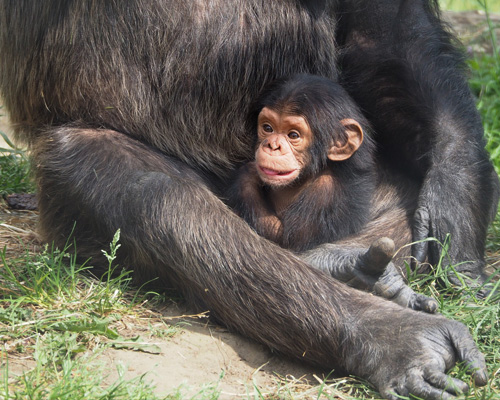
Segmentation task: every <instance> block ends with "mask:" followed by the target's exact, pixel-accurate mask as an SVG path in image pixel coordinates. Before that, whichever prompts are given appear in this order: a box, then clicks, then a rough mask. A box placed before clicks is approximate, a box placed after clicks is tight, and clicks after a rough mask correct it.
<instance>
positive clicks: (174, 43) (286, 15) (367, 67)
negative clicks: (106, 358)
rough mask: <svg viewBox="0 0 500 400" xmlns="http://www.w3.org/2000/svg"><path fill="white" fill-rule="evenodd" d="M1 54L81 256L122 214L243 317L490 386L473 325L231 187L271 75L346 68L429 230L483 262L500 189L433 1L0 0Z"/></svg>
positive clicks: (232, 316) (301, 345) (146, 260)
mask: <svg viewBox="0 0 500 400" xmlns="http://www.w3.org/2000/svg"><path fill="white" fill-rule="evenodd" d="M337 17H338V18H337ZM0 54H1V56H2V57H1V58H0V88H1V95H2V96H3V99H4V102H5V106H6V108H7V110H8V111H9V113H10V117H11V119H12V122H13V123H14V125H15V128H16V131H17V136H18V137H19V138H21V139H24V140H26V141H27V142H29V143H30V145H31V147H32V148H33V151H34V162H35V165H36V166H37V180H38V185H39V202H40V204H39V208H40V229H41V234H42V235H43V237H44V238H45V239H46V240H54V241H55V242H56V243H58V244H63V243H65V241H66V240H67V238H68V236H69V235H70V234H71V232H72V230H73V226H74V221H77V223H76V228H75V229H74V231H73V234H74V237H75V240H76V241H77V243H78V251H79V253H80V254H81V255H83V256H89V255H95V256H96V257H98V256H99V255H100V254H99V253H100V251H99V249H102V248H104V247H105V246H106V243H108V242H109V241H110V239H111V237H112V235H113V233H114V232H115V231H116V230H117V229H118V228H120V229H121V232H122V234H121V240H122V247H121V248H120V250H121V257H122V260H121V262H122V263H125V264H126V265H130V266H133V267H134V269H135V276H136V277H137V278H138V279H144V280H148V279H150V278H151V277H158V278H159V279H160V281H161V282H164V283H165V284H174V285H176V286H177V287H178V288H179V289H180V290H182V292H183V293H184V295H185V296H186V298H187V299H188V300H189V301H191V303H192V304H194V305H196V306H198V307H202V308H205V309H210V311H211V314H212V315H213V316H214V317H215V318H217V319H218V320H219V321H221V322H222V323H224V324H225V325H226V326H228V327H229V328H231V329H234V330H237V331H240V332H242V333H244V334H246V335H247V336H250V337H252V338H254V339H256V340H259V341H261V342H263V343H265V344H267V345H269V346H270V347H272V348H274V349H276V350H278V351H281V352H283V353H286V354H290V355H292V356H294V357H298V358H300V359H303V360H305V361H308V362H311V363H315V364H319V365H322V366H326V367H332V368H335V369H336V371H337V372H340V371H344V372H348V373H351V374H355V375H358V376H362V377H365V378H366V379H368V380H369V381H370V382H372V383H373V384H374V385H375V386H376V387H378V389H379V390H380V391H381V393H382V394H383V395H384V396H386V397H387V398H393V399H394V398H396V397H395V396H396V395H395V394H394V393H397V394H400V395H407V394H408V393H414V394H416V395H417V396H420V397H425V398H428V399H437V398H441V395H442V396H443V398H450V397H451V396H452V395H451V394H449V392H454V391H456V390H458V389H460V390H466V388H467V386H466V385H465V383H462V382H461V381H459V380H456V379H451V378H448V377H447V376H446V375H445V371H446V370H447V369H448V368H450V367H451V366H452V365H453V364H454V363H455V362H456V361H465V363H466V364H467V365H468V366H469V368H470V369H471V371H472V373H473V376H474V378H475V381H476V383H477V384H479V385H483V384H485V383H486V380H487V375H486V368H485V364H484V358H483V357H482V355H481V354H480V353H479V351H478V350H477V348H476V346H475V345H474V343H473V341H472V339H471V337H470V336H469V334H468V332H467V329H466V328H465V327H464V326H463V325H461V324H459V323H457V322H454V321H450V320H448V319H445V318H443V317H440V316H436V315H430V314H427V313H420V312H416V311H414V310H410V309H408V308H403V307H400V306H398V305H397V304H394V303H391V302H389V301H386V300H384V299H382V298H380V297H375V296H372V295H369V294H366V293H364V292H361V291H358V290H356V289H353V288H349V287H347V286H346V285H344V284H343V283H340V282H338V281H337V280H335V279H333V278H329V277H327V276H325V274H323V273H321V272H319V271H317V270H316V269H314V268H312V267H310V266H309V265H307V263H305V262H304V261H303V260H300V259H298V258H297V257H296V256H295V255H293V254H292V253H291V252H290V251H287V250H285V249H282V248H280V247H279V246H277V245H275V244H273V243H272V242H270V241H268V240H266V239H264V238H262V237H260V236H258V235H257V234H255V233H254V231H253V230H252V229H251V228H250V227H249V226H248V224H246V223H245V222H244V221H243V220H242V219H241V218H239V217H238V216H236V214H235V213H234V212H232V211H231V210H230V209H229V208H228V207H227V206H226V205H225V204H224V203H223V202H222V201H221V200H220V199H219V198H218V197H217V195H216V193H222V191H223V190H225V186H226V182H227V177H228V176H229V174H231V172H232V171H233V170H234V168H235V167H236V166H237V165H238V163H241V162H244V161H248V160H250V159H251V157H252V153H253V149H252V138H251V137H250V136H249V135H248V134H247V132H246V130H245V129H244V116H245V115H247V113H248V105H249V104H250V102H251V101H252V100H253V99H255V98H256V97H257V94H258V93H259V92H260V91H261V89H262V88H263V87H264V86H265V85H266V84H267V83H269V82H271V81H273V80H275V79H278V78H281V77H284V76H289V75H292V74H294V73H298V72H308V73H311V74H315V75H322V76H325V77H329V78H331V79H334V80H336V79H337V78H340V79H341V81H342V82H343V84H344V85H345V87H347V88H348V91H349V93H350V94H351V95H352V96H353V98H354V99H355V100H356V101H357V102H358V103H359V104H361V105H362V109H363V110H364V111H365V112H366V115H367V116H368V119H369V120H370V122H371V123H372V124H373V127H374V129H375V131H376V137H375V139H376V141H377V143H378V144H379V148H380V151H381V157H380V161H378V162H380V163H382V162H383V161H384V160H385V159H388V158H387V157H386V156H387V155H388V154H390V155H391V156H392V157H395V158H394V159H391V160H389V161H388V162H389V163H391V170H392V171H399V172H400V173H402V174H405V175H406V176H411V178H413V179H414V180H415V182H416V183H415V186H416V190H418V191H419V198H418V208H417V210H416V212H415V216H414V218H413V221H412V227H413V228H412V229H413V231H414V236H415V238H416V239H420V238H423V237H426V236H427V235H428V234H431V235H433V236H436V237H438V238H439V239H443V237H444V235H445V234H446V233H448V232H450V233H451V235H452V237H453V240H454V242H453V246H452V249H451V256H452V258H453V260H454V261H466V260H467V261H468V260H470V261H471V262H470V263H469V264H463V267H462V268H463V271H468V272H469V273H470V275H471V276H479V275H480V274H481V271H482V269H481V268H482V264H483V250H484V242H485V232H486V227H487V225H488V223H489V221H490V220H491V217H492V215H493V212H494V210H495V207H496V200H497V185H496V181H495V180H494V178H493V169H492V167H491V165H490V163H489V161H488V157H487V154H486V153H485V151H484V149H483V144H484V143H483V137H482V130H481V124H480V121H479V118H478V116H477V114H476V111H475V108H474V104H473V101H472V98H471V96H470V94H469V90H468V88H467V84H466V81H465V80H464V78H463V76H462V73H461V72H460V66H461V58H460V55H459V54H458V53H457V52H456V51H455V49H454V48H453V46H452V45H451V44H450V38H449V36H448V35H447V34H446V33H444V32H443V30H442V28H441V25H440V22H439V18H438V15H437V6H436V5H435V3H434V2H431V1H430V0H429V1H425V0H412V1H408V0H309V1H308V0H280V1H277V0H269V1H261V0H193V1H189V2H188V1H183V0H141V1H139V0H121V1H91V0H64V1H63V0H46V1H36V2H34V1H27V0H0ZM338 56H339V57H338ZM339 64H340V65H341V69H340V71H342V73H341V74H340V76H337V75H338V72H337V71H338V70H337V68H336V66H337V65H339ZM382 229H385V228H384V227H382ZM428 250H429V251H428V255H429V258H430V261H435V260H436V254H437V252H438V249H437V247H436V248H434V247H430V248H429V249H428ZM311 251H313V250H311ZM426 252H427V249H425V248H424V247H419V248H417V249H415V254H416V255H417V256H418V258H419V259H420V258H423V257H424V256H425V254H426ZM96 261H97V258H96ZM122 265H123V264H122ZM450 385H451V386H450ZM454 387H455V388H454ZM444 388H446V392H444V393H443V394H442V391H443V389H444ZM457 388H458V389H457Z"/></svg>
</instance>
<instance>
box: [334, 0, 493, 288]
mask: <svg viewBox="0 0 500 400" xmlns="http://www.w3.org/2000/svg"><path fill="white" fill-rule="evenodd" d="M381 10H384V11H383V12H382V11H381ZM342 11H343V14H342V15H343V18H342V19H341V20H340V23H341V24H342V26H341V28H340V29H339V31H340V32H341V37H340V38H339V42H340V43H341V44H342V45H343V46H344V54H343V58H342V65H343V68H342V71H344V74H343V77H342V80H343V81H344V84H345V86H346V87H347V89H348V91H349V92H350V94H351V95H352V96H353V97H354V98H355V99H356V100H357V101H358V102H359V104H360V105H361V106H362V108H363V109H364V110H366V113H367V115H368V117H369V119H370V120H371V122H372V124H373V126H374V128H375V131H376V132H377V136H376V139H377V141H378V142H379V143H380V144H381V147H380V148H381V151H382V157H385V158H386V159H387V160H388V162H390V163H391V165H392V168H394V169H398V170H400V171H402V172H404V173H406V174H407V175H410V176H413V177H415V178H416V179H418V180H419V181H420V182H421V190H420V194H419V200H418V208H417V209H416V212H415V214H414V221H413V228H412V229H413V234H414V240H420V239H425V238H426V237H428V236H430V237H436V238H437V239H438V240H439V241H441V242H443V241H444V239H445V236H446V235H447V234H448V233H450V235H451V249H450V251H449V254H450V256H451V261H452V262H453V263H458V262H460V264H459V265H457V267H456V268H457V270H458V271H461V272H463V273H465V274H467V275H468V276H469V277H471V278H478V279H479V281H480V282H481V281H482V280H483V266H484V246H485V238H486V229H487V226H488V224H489V223H490V222H491V220H492V217H493V216H494V214H495V212H496V206H497V203H498V194H499V188H498V178H497V176H496V174H495V173H494V170H493V167H492V165H491V164H490V162H489V160H488V156H487V154H486V152H485V150H484V144H485V143H484V139H483V130H482V127H481V121H480V120H479V117H478V114H477V112H476V110H475V107H474V102H473V99H472V96H471V94H470V92H469V89H468V86H467V83H466V81H465V78H464V76H463V74H462V72H461V69H462V57H461V55H460V54H459V53H458V52H457V50H456V49H455V48H454V47H453V45H452V43H451V39H450V36H449V35H448V34H447V33H445V32H444V31H443V29H442V27H441V24H440V21H439V16H438V10H437V2H434V1H425V0H417V1H406V0H401V1H392V0H391V1H389V0H366V1H344V2H342ZM428 243H429V248H427V246H428ZM413 254H414V256H415V257H416V258H417V259H418V260H419V261H423V260H424V259H425V258H426V257H428V259H429V261H430V262H431V263H435V262H437V261H438V257H439V254H440V247H439V246H438V245H437V244H436V242H424V243H420V244H418V245H415V246H414V249H413Z"/></svg>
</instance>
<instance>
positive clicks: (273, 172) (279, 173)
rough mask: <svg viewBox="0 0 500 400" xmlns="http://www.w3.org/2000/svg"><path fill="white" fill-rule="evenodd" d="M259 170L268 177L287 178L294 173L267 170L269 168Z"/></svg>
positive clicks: (292, 171)
mask: <svg viewBox="0 0 500 400" xmlns="http://www.w3.org/2000/svg"><path fill="white" fill-rule="evenodd" d="M260 169H261V171H262V172H263V173H264V174H266V175H269V176H287V175H290V174H293V173H294V172H295V170H291V171H275V170H274V169H269V168H264V167H260Z"/></svg>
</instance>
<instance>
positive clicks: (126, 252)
mask: <svg viewBox="0 0 500 400" xmlns="http://www.w3.org/2000/svg"><path fill="white" fill-rule="evenodd" d="M45 139H46V140H44V142H43V144H39V145H38V147H37V151H36V154H35V157H36V160H37V163H38V166H39V168H38V181H39V183H40V184H41V185H43V187H44V188H45V190H44V192H43V194H42V196H41V198H40V211H41V214H42V221H41V222H42V224H43V225H44V226H46V227H49V226H50V228H51V230H50V231H46V232H45V233H44V234H45V237H46V238H47V239H55V240H56V241H57V242H59V243H63V241H64V240H65V238H64V236H65V235H64V234H66V233H69V230H71V229H72V224H69V223H66V224H64V225H60V226H55V225H54V221H55V220H59V221H61V222H62V221H71V220H72V219H73V218H75V217H77V216H79V217H80V218H79V221H78V223H77V224H76V227H75V229H74V235H75V236H76V241H77V243H78V244H79V246H80V247H79V248H78V250H79V252H83V253H84V254H88V253H86V252H88V251H89V249H97V248H98V247H97V246H99V244H102V246H104V243H106V242H107V241H109V240H110V239H111V237H112V235H113V233H114V231H115V230H116V229H118V228H120V229H121V242H122V247H121V249H120V252H121V257H122V259H121V261H120V262H121V263H122V265H134V266H135V267H136V269H135V274H137V275H140V276H141V278H142V279H144V277H147V276H155V277H159V278H160V283H165V282H168V281H170V282H171V283H174V284H175V285H176V286H177V287H178V288H180V289H181V290H182V292H183V293H184V294H185V295H186V298H187V299H189V300H190V301H191V302H192V303H193V304H196V305H198V307H201V308H203V309H209V310H210V312H211V315H212V316H214V317H215V318H216V319H218V320H219V321H220V322H222V323H223V324H225V325H226V326H228V327H229V328H231V329H234V330H236V331H239V332H242V333H245V334H246V335H248V336H250V337H252V338H254V339H256V340H258V341H260V342H263V343H265V344H267V345H268V346H270V347H272V348H274V349H277V350H278V351H280V352H282V353H285V354H289V355H291V356H293V357H296V358H298V359H301V360H304V361H307V362H310V363H313V364H317V365H321V366H324V367H327V368H335V369H336V370H337V371H338V372H340V371H344V372H348V373H351V374H355V375H357V376H361V377H364V378H366V379H368V380H369V381H370V382H372V383H373V384H374V385H375V386H376V387H377V388H379V390H380V391H381V393H382V394H383V395H384V396H386V397H387V398H395V396H396V394H399V395H408V394H409V393H413V394H415V395H417V396H420V397H423V398H427V399H438V398H441V393H442V391H443V390H445V391H444V392H443V397H442V398H445V399H446V398H451V395H450V394H448V393H454V392H459V391H465V390H466V389H467V385H466V384H465V383H463V382H461V381H459V380H456V379H452V378H449V377H447V376H446V375H445V371H446V370H447V369H449V368H451V367H452V366H453V365H454V363H455V362H457V361H464V362H465V363H466V364H467V365H468V366H469V367H470V370H471V373H472V374H473V375H474V377H475V381H476V383H477V384H479V385H483V384H485V383H486V380H487V375H486V370H485V364H484V359H483V356H482V355H481V354H480V353H479V351H478V350H477V348H476V346H475V344H474V343H473V341H472V338H471V337H470V335H469V334H468V332H467V329H466V328H465V327H464V326H463V325H462V324H460V323H457V322H454V321H450V320H447V319H445V318H443V317H440V316H435V315H429V314H425V313H418V312H414V311H412V310H409V309H407V308H403V307H400V306H398V305H395V304H393V303H391V302H387V301H385V300H384V299H382V298H379V297H374V296H371V295H368V294H366V293H363V292H360V291H357V290H354V289H351V288H349V287H347V286H345V285H344V284H342V283H340V282H338V281H336V280H334V279H332V278H330V277H328V276H326V275H324V274H323V273H321V272H319V271H317V270H315V269H314V268H311V267H309V266H308V265H306V264H304V263H303V262H302V261H301V260H299V259H298V258H297V257H295V256H294V255H293V254H292V253H290V252H288V251H286V250H284V249H281V248H280V247H278V246H276V245H275V244H273V243H271V242H269V241H267V240H266V239H263V238H262V237H259V236H258V235H257V234H255V233H254V232H253V231H252V230H251V229H250V228H249V226H248V225H247V224H246V223H244V221H243V220H241V219H240V218H239V217H237V216H236V215H235V214H234V213H233V212H232V211H230V210H229V209H228V208H227V207H226V206H225V205H224V204H223V203H222V202H221V201H220V200H219V199H218V198H217V197H216V196H215V195H214V194H213V193H212V192H211V191H210V190H209V189H208V187H207V186H206V185H205V183H204V181H203V180H202V179H201V178H200V177H198V176H197V174H195V173H194V172H193V171H192V170H191V169H190V168H188V167H187V166H185V165H184V164H182V163H181V162H179V161H177V160H174V159H171V158H168V157H165V156H163V155H161V154H160V153H158V152H156V151H154V150H153V149H151V148H149V147H147V146H146V145H144V144H142V143H140V142H137V141H136V140H134V139H131V138H129V137H127V136H125V135H123V134H120V133H117V132H114V131H109V130H86V129H73V128H59V129H51V131H50V132H48V133H46V134H45ZM56 216H57V218H56ZM54 228H56V229H54ZM66 231H68V232H66ZM89 232H92V235H89Z"/></svg>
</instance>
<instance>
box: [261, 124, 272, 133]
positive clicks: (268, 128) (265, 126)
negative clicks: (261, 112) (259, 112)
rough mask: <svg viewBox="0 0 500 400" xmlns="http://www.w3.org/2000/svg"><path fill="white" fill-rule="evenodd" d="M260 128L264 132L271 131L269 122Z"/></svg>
mask: <svg viewBox="0 0 500 400" xmlns="http://www.w3.org/2000/svg"><path fill="white" fill-rule="evenodd" d="M262 129H264V132H267V133H271V132H272V131H273V127H272V126H271V125H269V124H264V125H262Z"/></svg>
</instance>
